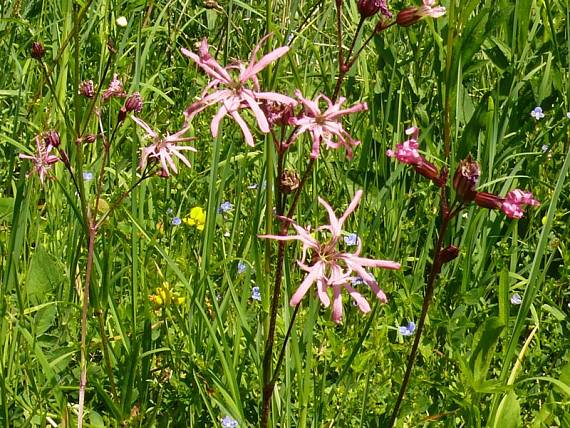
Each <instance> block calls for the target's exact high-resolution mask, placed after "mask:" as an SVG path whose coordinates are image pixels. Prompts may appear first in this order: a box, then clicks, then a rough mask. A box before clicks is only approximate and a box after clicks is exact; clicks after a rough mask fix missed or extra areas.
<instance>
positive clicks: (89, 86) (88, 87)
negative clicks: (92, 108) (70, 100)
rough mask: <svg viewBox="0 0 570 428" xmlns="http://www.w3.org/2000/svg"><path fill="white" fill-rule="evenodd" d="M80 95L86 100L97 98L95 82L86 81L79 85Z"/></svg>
mask: <svg viewBox="0 0 570 428" xmlns="http://www.w3.org/2000/svg"><path fill="white" fill-rule="evenodd" d="M79 95H83V96H84V97H86V98H93V97H94V96H95V89H94V88H93V80H84V81H83V82H81V83H80V84H79Z"/></svg>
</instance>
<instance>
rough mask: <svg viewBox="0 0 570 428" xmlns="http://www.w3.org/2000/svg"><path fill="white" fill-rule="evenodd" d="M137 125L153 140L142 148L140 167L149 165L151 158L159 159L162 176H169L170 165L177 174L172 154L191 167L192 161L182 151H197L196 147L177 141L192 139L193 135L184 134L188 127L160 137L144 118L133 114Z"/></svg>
mask: <svg viewBox="0 0 570 428" xmlns="http://www.w3.org/2000/svg"><path fill="white" fill-rule="evenodd" d="M131 118H132V119H133V120H134V121H135V123H136V124H137V125H139V126H140V127H141V128H143V129H144V130H145V131H146V136H147V137H148V138H150V139H151V140H152V144H151V145H150V146H148V147H145V148H143V149H142V154H141V159H140V162H139V168H140V169H144V168H145V167H146V165H147V162H148V160H149V159H151V160H158V161H159V162H160V166H161V168H162V170H161V173H160V175H161V176H162V177H168V176H169V175H170V173H169V167H170V168H171V169H172V171H174V173H175V174H177V173H178V169H176V165H175V164H174V160H173V159H172V156H176V157H177V158H178V159H180V161H181V162H182V163H183V164H184V165H186V166H187V167H188V168H190V162H189V161H188V159H186V157H184V155H183V154H182V153H180V151H182V150H190V151H192V152H195V151H196V149H195V148H194V147H191V146H178V145H177V143H180V142H186V141H191V140H193V139H194V138H193V137H183V135H184V134H185V133H186V132H188V129H189V128H188V127H185V128H183V129H181V130H180V131H178V132H176V133H175V134H172V135H167V136H166V137H164V138H162V137H160V136H159V135H158V134H157V133H156V132H155V131H154V130H153V129H152V128H151V127H150V126H149V125H147V124H146V123H145V122H144V121H143V120H141V119H139V118H138V117H135V116H131Z"/></svg>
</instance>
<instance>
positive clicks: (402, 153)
mask: <svg viewBox="0 0 570 428" xmlns="http://www.w3.org/2000/svg"><path fill="white" fill-rule="evenodd" d="M406 135H409V136H410V139H409V140H407V141H404V142H403V143H401V144H396V150H387V151H386V155H387V156H389V157H392V158H395V159H396V160H398V161H400V162H402V163H405V164H408V165H412V166H413V167H414V168H415V170H416V171H417V172H418V173H420V174H421V175H423V176H424V177H426V178H428V179H429V180H432V181H433V182H434V183H436V184H437V185H438V186H439V187H442V186H445V184H446V181H447V173H446V172H445V171H442V172H438V170H437V168H436V167H435V165H433V164H431V163H430V162H428V161H427V160H426V159H425V158H424V157H423V156H422V155H421V154H420V153H419V151H418V149H419V146H418V142H417V139H418V136H419V129H418V128H417V127H415V126H414V127H411V128H408V129H407V130H406ZM479 175H480V170H479V164H478V163H477V162H475V161H473V160H472V159H471V156H470V155H469V156H467V158H466V159H465V160H462V161H461V162H460V163H459V166H458V167H457V170H456V172H455V175H454V178H453V187H454V189H455V192H456V195H457V197H458V199H459V200H460V201H461V202H462V203H464V204H467V203H469V202H472V201H475V203H476V204H477V205H479V206H480V207H483V208H489V209H499V210H501V211H502V212H503V213H505V215H506V216H507V217H509V218H514V219H519V218H521V217H522V216H523V214H524V211H523V207H524V206H526V205H531V206H538V205H540V202H539V201H537V200H536V199H534V197H533V195H532V193H531V192H527V191H524V190H520V189H515V190H512V191H510V192H509V193H508V194H507V196H506V197H505V198H501V197H499V196H497V195H494V194H492V193H487V192H478V191H477V190H476V186H477V182H478V180H479Z"/></svg>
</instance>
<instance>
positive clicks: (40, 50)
mask: <svg viewBox="0 0 570 428" xmlns="http://www.w3.org/2000/svg"><path fill="white" fill-rule="evenodd" d="M45 52H46V51H45V49H44V46H43V45H42V44H41V43H40V42H33V43H32V49H31V53H32V58H34V59H37V60H40V59H42V58H43V57H44V54H45Z"/></svg>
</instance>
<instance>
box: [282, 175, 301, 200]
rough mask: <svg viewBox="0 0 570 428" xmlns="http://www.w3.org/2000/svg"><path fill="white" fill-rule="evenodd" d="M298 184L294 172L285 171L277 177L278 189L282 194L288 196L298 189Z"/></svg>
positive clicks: (298, 180)
mask: <svg viewBox="0 0 570 428" xmlns="http://www.w3.org/2000/svg"><path fill="white" fill-rule="evenodd" d="M300 182H301V180H300V179H299V175H298V174H297V173H296V172H295V171H291V170H287V169H286V170H285V171H283V173H282V174H281V176H280V177H279V189H280V190H281V191H282V192H283V193H285V194H289V193H292V192H294V191H295V190H297V189H298V188H299V184H300Z"/></svg>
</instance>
